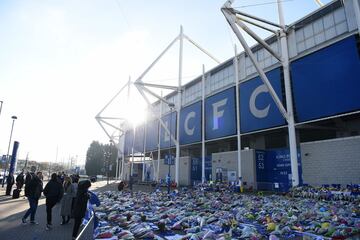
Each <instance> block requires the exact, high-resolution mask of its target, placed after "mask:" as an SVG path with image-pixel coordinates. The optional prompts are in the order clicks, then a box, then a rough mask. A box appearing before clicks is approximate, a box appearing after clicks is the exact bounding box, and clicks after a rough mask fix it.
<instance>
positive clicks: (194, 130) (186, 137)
mask: <svg viewBox="0 0 360 240" xmlns="http://www.w3.org/2000/svg"><path fill="white" fill-rule="evenodd" d="M200 141H201V101H200V102H197V103H194V104H192V105H190V106H187V107H185V108H182V109H181V114H180V144H189V143H195V142H200Z"/></svg>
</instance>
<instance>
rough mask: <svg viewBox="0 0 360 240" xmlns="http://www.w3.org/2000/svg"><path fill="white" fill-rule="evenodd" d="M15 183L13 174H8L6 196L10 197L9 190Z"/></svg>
mask: <svg viewBox="0 0 360 240" xmlns="http://www.w3.org/2000/svg"><path fill="white" fill-rule="evenodd" d="M14 183H15V181H14V175H13V173H9V175H8V176H7V178H6V195H8V196H10V195H11V189H12V186H13V185H14Z"/></svg>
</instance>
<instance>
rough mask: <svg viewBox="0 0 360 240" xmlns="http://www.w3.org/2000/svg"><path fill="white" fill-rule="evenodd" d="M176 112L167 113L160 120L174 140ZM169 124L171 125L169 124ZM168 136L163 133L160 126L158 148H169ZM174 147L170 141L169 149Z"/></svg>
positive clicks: (163, 130)
mask: <svg viewBox="0 0 360 240" xmlns="http://www.w3.org/2000/svg"><path fill="white" fill-rule="evenodd" d="M176 115H177V114H176V112H172V113H169V114H167V115H165V116H163V117H162V118H161V119H162V120H163V122H164V123H165V125H167V128H168V129H169V131H170V132H171V134H172V135H173V136H174V137H175V138H176V134H175V133H176ZM170 122H171V124H170ZM170 139H171V138H170V135H168V134H167V133H166V132H165V129H164V128H163V127H162V126H161V125H160V148H162V149H163V148H169V145H170ZM173 146H175V143H174V142H173V141H171V147H173Z"/></svg>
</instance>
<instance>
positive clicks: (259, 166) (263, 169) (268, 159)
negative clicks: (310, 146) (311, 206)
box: [255, 148, 302, 192]
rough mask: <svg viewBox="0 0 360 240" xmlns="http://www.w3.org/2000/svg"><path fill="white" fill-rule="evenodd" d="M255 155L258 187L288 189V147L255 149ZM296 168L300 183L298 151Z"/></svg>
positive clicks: (273, 189)
mask: <svg viewBox="0 0 360 240" xmlns="http://www.w3.org/2000/svg"><path fill="white" fill-rule="evenodd" d="M298 151H300V150H298ZM255 157H256V181H257V185H258V189H259V190H272V191H282V192H286V191H288V190H289V188H290V187H291V186H292V184H291V176H292V175H291V161H290V151H289V149H287V148H285V149H273V150H266V151H261V150H257V151H255ZM298 169H299V178H300V184H301V183H302V168H301V159H300V153H298Z"/></svg>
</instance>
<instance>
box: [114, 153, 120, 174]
mask: <svg viewBox="0 0 360 240" xmlns="http://www.w3.org/2000/svg"><path fill="white" fill-rule="evenodd" d="M119 155H120V154H119V149H118V148H117V155H116V169H115V179H116V180H118V176H119V175H118V173H119Z"/></svg>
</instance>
